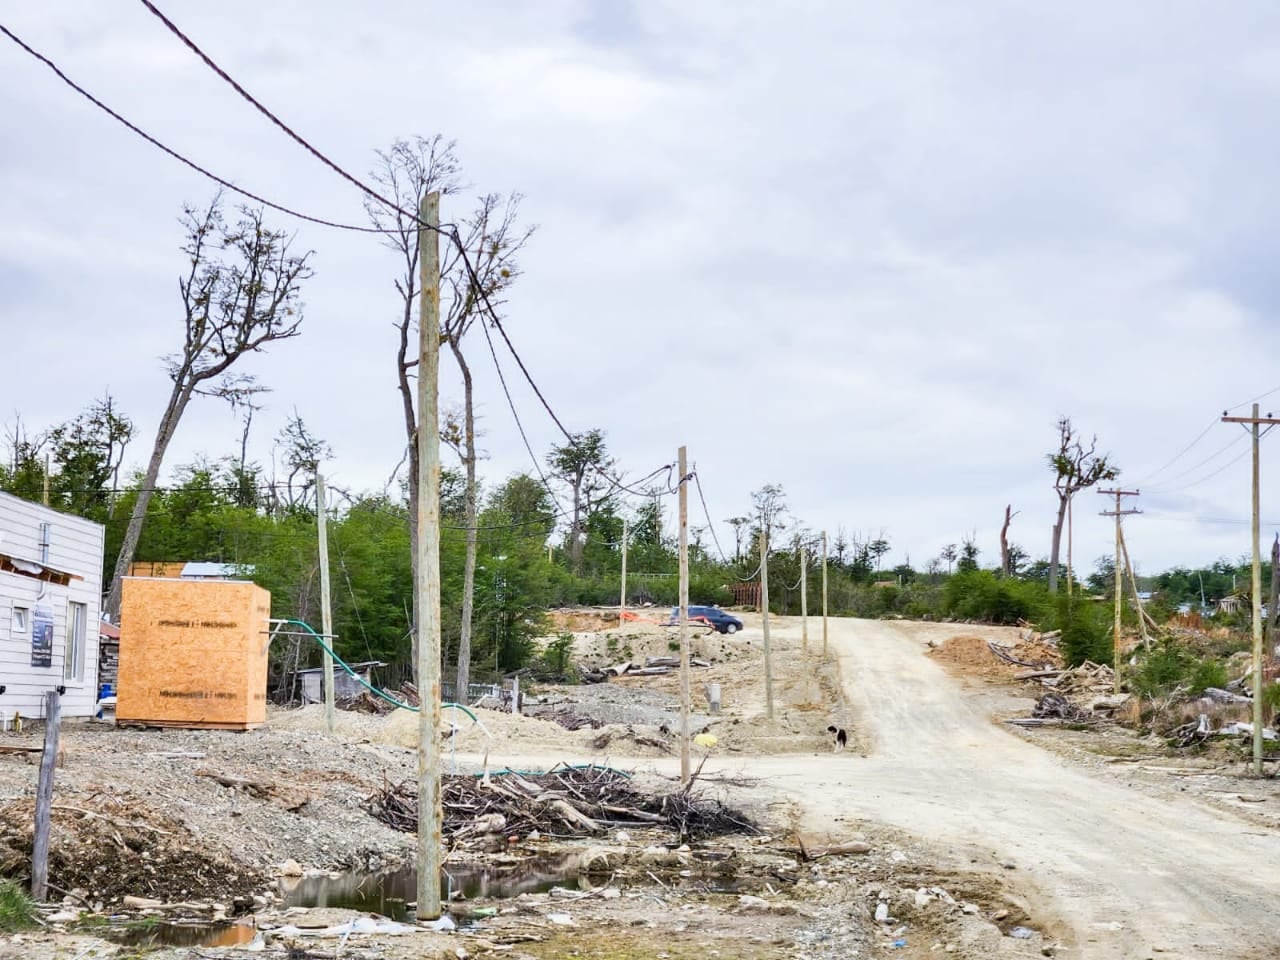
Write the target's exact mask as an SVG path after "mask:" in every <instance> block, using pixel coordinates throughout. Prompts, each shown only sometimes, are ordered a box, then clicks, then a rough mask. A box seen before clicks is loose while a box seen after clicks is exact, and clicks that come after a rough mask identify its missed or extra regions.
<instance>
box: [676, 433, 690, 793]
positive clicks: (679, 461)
mask: <svg viewBox="0 0 1280 960" xmlns="http://www.w3.org/2000/svg"><path fill="white" fill-rule="evenodd" d="M676 469H677V470H678V471H679V474H680V782H681V783H683V784H688V782H689V699H690V695H689V483H688V481H689V466H688V460H687V458H686V456H685V448H684V447H681V448H680V449H679V451H677V453H676Z"/></svg>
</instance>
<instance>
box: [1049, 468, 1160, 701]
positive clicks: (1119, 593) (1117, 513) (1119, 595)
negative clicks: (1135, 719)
mask: <svg viewBox="0 0 1280 960" xmlns="http://www.w3.org/2000/svg"><path fill="white" fill-rule="evenodd" d="M1098 492H1099V493H1100V494H1102V495H1103V496H1106V497H1110V496H1114V497H1115V498H1116V508H1115V510H1103V511H1102V516H1104V517H1115V518H1116V561H1115V575H1116V586H1115V592H1116V597H1115V600H1116V604H1115V606H1116V625H1115V637H1114V638H1113V644H1114V649H1113V653H1112V657H1113V660H1114V662H1113V663H1112V668H1113V669H1114V671H1115V692H1116V693H1119V692H1120V609H1121V604H1122V603H1123V602H1124V589H1123V586H1122V581H1121V579H1120V577H1121V575H1122V573H1123V568H1122V567H1121V565H1120V537H1121V536H1122V535H1121V533H1120V518H1121V517H1122V516H1124V515H1126V514H1130V513H1141V512H1142V511H1141V510H1121V509H1120V498H1121V497H1136V496H1138V493H1139V491H1137V490H1121V489H1119V488H1116V489H1115V490H1099V491H1098ZM1068 507H1070V501H1068ZM1068 549H1070V547H1069V545H1068ZM1070 582H1071V573H1070V570H1069V569H1068V572H1067V583H1070ZM1139 615H1141V614H1139Z"/></svg>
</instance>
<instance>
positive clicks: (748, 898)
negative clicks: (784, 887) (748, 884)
mask: <svg viewBox="0 0 1280 960" xmlns="http://www.w3.org/2000/svg"><path fill="white" fill-rule="evenodd" d="M738 906H740V907H745V908H746V909H748V910H768V909H769V901H768V900H766V899H764V897H753V896H752V895H751V894H749V893H744V894H742V895H741V896H740V897H738Z"/></svg>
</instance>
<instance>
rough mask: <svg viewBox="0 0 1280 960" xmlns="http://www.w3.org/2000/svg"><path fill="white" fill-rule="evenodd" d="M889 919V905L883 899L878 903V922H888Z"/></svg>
mask: <svg viewBox="0 0 1280 960" xmlns="http://www.w3.org/2000/svg"><path fill="white" fill-rule="evenodd" d="M888 920H889V905H888V904H887V903H885V902H884V901H883V900H881V901H880V902H879V903H877V904H876V923H887V922H888Z"/></svg>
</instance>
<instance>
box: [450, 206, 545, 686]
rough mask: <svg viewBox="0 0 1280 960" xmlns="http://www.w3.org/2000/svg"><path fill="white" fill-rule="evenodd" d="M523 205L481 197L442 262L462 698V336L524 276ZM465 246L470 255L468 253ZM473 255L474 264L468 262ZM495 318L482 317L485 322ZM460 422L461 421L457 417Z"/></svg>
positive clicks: (466, 582) (468, 569)
mask: <svg viewBox="0 0 1280 960" xmlns="http://www.w3.org/2000/svg"><path fill="white" fill-rule="evenodd" d="M519 209H520V196H519V194H512V195H511V196H509V197H507V198H505V199H504V198H503V197H501V196H499V195H498V194H496V193H490V194H486V195H485V196H483V197H481V198H480V202H479V206H478V207H477V208H476V211H475V213H473V214H472V215H471V216H470V217H467V218H464V219H463V220H462V221H461V222H460V224H459V235H460V239H461V245H460V246H454V247H451V248H450V250H449V252H448V253H447V254H446V255H445V257H444V258H443V262H442V264H441V282H440V285H441V289H442V291H446V292H447V294H448V301H447V306H446V308H445V309H444V310H443V311H442V319H441V329H440V337H441V339H442V340H443V341H444V342H445V343H447V344H448V345H449V352H450V353H452V354H453V359H454V361H455V362H456V363H457V364H458V372H459V373H460V374H461V375H462V422H461V430H460V431H457V432H456V434H455V437H456V442H450V438H449V437H448V436H446V437H445V439H446V442H450V445H451V446H452V447H453V449H454V450H455V452H456V453H457V454H458V458H459V459H460V460H461V461H462V466H463V469H464V471H465V473H466V488H465V493H464V498H463V522H464V523H465V524H466V527H467V545H466V554H465V559H464V560H463V569H462V616H461V620H460V623H459V627H458V675H457V686H456V687H455V689H456V690H457V691H458V697H459V698H463V697H465V696H466V691H467V684H468V683H469V682H470V680H471V620H472V616H473V611H474V607H475V584H476V532H477V531H476V510H477V502H478V500H479V497H478V490H477V487H478V481H477V479H476V460H477V453H476V414H475V390H474V381H473V378H472V375H471V366H470V365H469V364H468V363H467V358H466V354H465V353H464V352H463V341H464V340H465V339H466V336H467V333H468V332H469V331H470V330H471V327H472V324H473V323H474V321H475V319H476V317H477V316H480V315H481V314H482V313H484V312H485V311H487V310H489V309H490V308H492V309H495V310H496V309H498V308H499V307H500V306H501V305H502V302H503V301H502V293H503V292H504V291H505V290H506V289H507V288H508V287H510V286H511V284H513V283H515V281H516V278H517V277H518V276H519V275H520V265H519V262H518V259H517V255H518V254H519V253H520V251H521V250H522V249H523V248H524V245H525V243H526V242H528V240H529V237H530V236H532V235H533V228H532V227H524V228H517V226H516V215H517V213H518V211H519ZM463 248H465V250H466V257H465V258H464V255H463ZM468 260H469V264H468ZM490 319H492V318H482V319H481V322H482V323H486V322H488V321H489V320H490ZM455 426H457V424H456V421H455Z"/></svg>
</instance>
